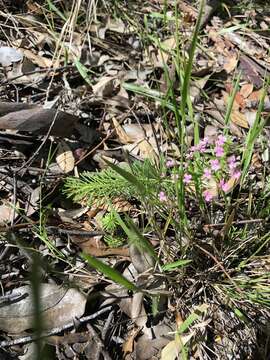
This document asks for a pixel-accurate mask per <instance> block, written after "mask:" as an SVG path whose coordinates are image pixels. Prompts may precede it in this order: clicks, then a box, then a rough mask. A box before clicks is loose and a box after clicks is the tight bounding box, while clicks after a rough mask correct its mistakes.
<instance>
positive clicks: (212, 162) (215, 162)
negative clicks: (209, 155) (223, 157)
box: [210, 159, 220, 171]
mask: <svg viewBox="0 0 270 360" xmlns="http://www.w3.org/2000/svg"><path fill="white" fill-rule="evenodd" d="M210 165H211V169H212V170H213V171H217V170H219V169H220V163H219V161H218V160H217V159H215V160H210Z"/></svg>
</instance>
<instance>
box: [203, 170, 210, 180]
mask: <svg viewBox="0 0 270 360" xmlns="http://www.w3.org/2000/svg"><path fill="white" fill-rule="evenodd" d="M211 175H212V174H211V170H210V169H204V171H203V178H205V179H211Z"/></svg>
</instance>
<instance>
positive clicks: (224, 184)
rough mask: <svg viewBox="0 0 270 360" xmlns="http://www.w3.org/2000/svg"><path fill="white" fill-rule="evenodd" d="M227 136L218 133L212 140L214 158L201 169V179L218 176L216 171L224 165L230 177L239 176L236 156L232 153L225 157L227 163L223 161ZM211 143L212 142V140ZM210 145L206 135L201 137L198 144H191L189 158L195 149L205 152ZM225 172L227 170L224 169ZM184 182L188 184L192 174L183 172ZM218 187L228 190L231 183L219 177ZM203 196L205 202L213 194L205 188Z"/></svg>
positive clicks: (211, 197) (236, 177)
mask: <svg viewBox="0 0 270 360" xmlns="http://www.w3.org/2000/svg"><path fill="white" fill-rule="evenodd" d="M226 141H227V138H226V136H224V135H218V137H217V139H216V140H215V142H214V148H213V151H214V155H215V158H214V159H211V160H210V161H209V167H206V168H205V169H204V170H203V175H202V179H203V180H206V181H207V180H208V181H209V180H211V178H212V176H213V175H215V177H216V178H217V177H220V173H217V172H218V171H219V170H223V169H224V166H225V167H227V169H228V170H229V175H230V178H231V179H235V180H239V179H240V177H241V171H240V170H239V169H237V161H236V157H235V156H234V155H233V156H231V157H229V158H228V159H227V164H226V165H225V164H224V162H225V161H226V159H224V157H225V150H224V145H225V144H226ZM212 144H213V142H212ZM209 145H210V141H209V139H208V138H207V137H206V138H204V139H202V140H201V141H200V142H199V144H198V145H196V146H192V147H191V149H190V152H189V154H188V155H189V156H188V158H189V159H193V155H194V153H195V152H196V151H198V152H201V153H205V152H206V151H207V147H208V146H209ZM226 172H227V171H226ZM183 181H184V183H185V184H189V183H190V182H191V181H192V176H191V174H189V173H185V174H184V179H183ZM219 187H220V189H221V190H222V191H224V192H227V191H229V190H230V188H231V185H230V183H229V181H225V179H221V180H220V181H219ZM203 197H204V199H205V201H206V202H210V201H211V200H212V199H213V194H212V193H211V192H210V191H209V190H205V191H204V192H203Z"/></svg>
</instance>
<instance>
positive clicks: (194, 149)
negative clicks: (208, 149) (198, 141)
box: [190, 145, 199, 152]
mask: <svg viewBox="0 0 270 360" xmlns="http://www.w3.org/2000/svg"><path fill="white" fill-rule="evenodd" d="M197 150H199V148H198V146H195V145H194V146H191V148H190V151H191V152H195V151H197Z"/></svg>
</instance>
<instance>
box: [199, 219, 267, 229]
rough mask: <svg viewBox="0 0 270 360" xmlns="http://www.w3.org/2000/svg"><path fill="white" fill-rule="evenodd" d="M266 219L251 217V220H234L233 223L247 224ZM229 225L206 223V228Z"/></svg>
mask: <svg viewBox="0 0 270 360" xmlns="http://www.w3.org/2000/svg"><path fill="white" fill-rule="evenodd" d="M263 221H264V219H250V220H240V221H232V223H231V225H245V224H254V223H260V222H263ZM225 225H227V223H218V224H206V225H204V226H203V227H204V228H216V227H217V228H218V227H223V226H225Z"/></svg>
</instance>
